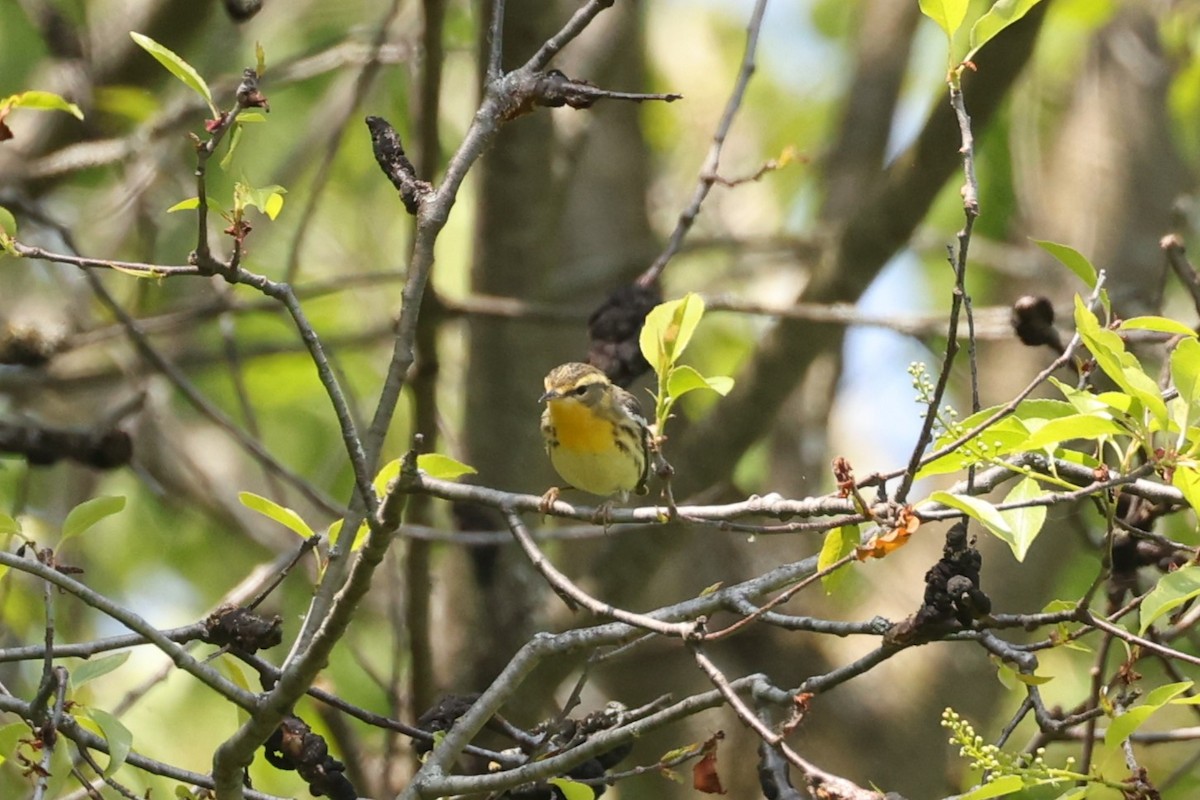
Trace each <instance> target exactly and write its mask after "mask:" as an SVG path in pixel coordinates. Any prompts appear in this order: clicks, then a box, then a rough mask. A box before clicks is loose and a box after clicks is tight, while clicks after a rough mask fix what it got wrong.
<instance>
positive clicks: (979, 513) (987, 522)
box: [929, 491, 1029, 561]
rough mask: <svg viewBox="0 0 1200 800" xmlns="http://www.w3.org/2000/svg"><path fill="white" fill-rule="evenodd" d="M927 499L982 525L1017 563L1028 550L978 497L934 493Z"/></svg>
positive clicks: (1003, 520) (998, 515)
mask: <svg viewBox="0 0 1200 800" xmlns="http://www.w3.org/2000/svg"><path fill="white" fill-rule="evenodd" d="M929 499H930V500H932V501H933V502H935V503H941V504H942V505H944V506H948V507H950V508H956V509H958V510H959V511H961V512H963V513H964V514H966V515H967V516H969V517H971V518H972V519H974V520H976V521H977V522H980V523H982V524H983V526H984V527H985V528H987V529H988V530H989V531H991V532H992V533H993V534H994V535H995V536H996V537H998V538H999V539H1000V540H1001V541H1003V542H1004V543H1005V544H1007V545H1008V546H1009V547H1010V548H1011V549H1012V551H1013V555H1014V556H1016V557H1017V560H1018V561H1020V560H1021V559H1023V558H1024V557H1025V550H1026V549H1028V547H1029V543H1028V542H1020V541H1018V540H1017V538H1016V535H1015V534H1014V533H1013V530H1012V528H1010V527H1009V526H1008V520H1006V519H1005V518H1004V517H1003V516H1002V515H1001V514H1000V512H999V511H997V510H996V507H995V506H994V505H992V504H991V503H989V502H988V501H986V500H983V499H981V498H978V497H971V496H970V495H965V494H950V493H949V492H941V491H939V492H934V493H933V494H931V495H930V496H929Z"/></svg>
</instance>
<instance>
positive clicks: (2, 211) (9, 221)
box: [0, 206, 17, 236]
mask: <svg viewBox="0 0 1200 800" xmlns="http://www.w3.org/2000/svg"><path fill="white" fill-rule="evenodd" d="M0 231H2V232H3V233H5V234H7V235H8V236H16V235H17V218H16V217H14V216H13V215H12V212H11V211H9V210H8V209H7V208H5V207H4V206H0Z"/></svg>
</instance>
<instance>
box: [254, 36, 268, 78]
mask: <svg viewBox="0 0 1200 800" xmlns="http://www.w3.org/2000/svg"><path fill="white" fill-rule="evenodd" d="M254 71H255V72H256V73H258V78H259V80H262V76H263V75H265V74H267V51H266V50H263V46H262V42H257V41H256V42H255V43H254Z"/></svg>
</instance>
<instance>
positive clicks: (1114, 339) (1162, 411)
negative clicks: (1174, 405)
mask: <svg viewBox="0 0 1200 800" xmlns="http://www.w3.org/2000/svg"><path fill="white" fill-rule="evenodd" d="M1075 329H1076V331H1078V333H1079V336H1080V337H1081V338H1082V339H1083V343H1084V344H1085V345H1086V346H1087V349H1088V351H1089V352H1091V354H1092V357H1093V358H1095V359H1096V364H1097V365H1098V366H1099V367H1100V369H1102V370H1104V374H1106V375H1108V377H1110V378H1112V379H1113V382H1114V383H1116V384H1117V385H1118V386H1120V387H1121V388H1122V389H1123V390H1124V391H1126V392H1127V393H1129V394H1131V395H1133V396H1134V397H1135V398H1137V399H1138V400H1141V401H1142V404H1143V405H1145V406H1146V408H1147V410H1149V411H1150V413H1151V414H1153V415H1154V418H1155V419H1156V420H1158V422H1159V424H1160V425H1161V426H1162V427H1163V429H1166V428H1167V426H1168V424H1169V420H1168V416H1167V405H1166V403H1164V402H1163V399H1162V393H1161V392H1160V391H1159V388H1158V384H1157V383H1156V382H1155V380H1154V379H1153V378H1151V377H1150V376H1149V375H1147V374H1146V371H1145V370H1144V369H1142V365H1141V364H1140V363H1139V362H1138V360H1137V358H1136V357H1134V355H1133V354H1132V353H1130V352H1128V351H1127V350H1126V349H1125V343H1124V342H1123V341H1121V337H1120V336H1118V335H1117V334H1115V333H1113V332H1112V331H1110V330H1107V329H1105V328H1102V327H1100V321H1099V320H1097V319H1096V315H1095V314H1093V313H1092V312H1091V310H1089V309H1088V307H1087V306H1085V305H1084V304H1083V300H1081V299H1080V297H1079V295H1075Z"/></svg>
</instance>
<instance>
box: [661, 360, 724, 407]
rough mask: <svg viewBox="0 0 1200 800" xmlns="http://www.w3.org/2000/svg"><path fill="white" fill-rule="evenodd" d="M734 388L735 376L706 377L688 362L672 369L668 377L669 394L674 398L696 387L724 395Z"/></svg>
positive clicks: (676, 398)
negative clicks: (688, 364)
mask: <svg viewBox="0 0 1200 800" xmlns="http://www.w3.org/2000/svg"><path fill="white" fill-rule="evenodd" d="M732 388H733V378H729V377H726V376H724V375H714V376H712V377H708V378H706V377H704V376H703V375H701V374H700V373H699V372H698V371H697V370H695V369H693V368H692V367H689V366H687V365H686V364H680V365H679V366H677V367H675V369H673V370H671V376H670V377H669V378H668V379H667V394H668V395H669V396H670V397H671V399H672V400H678V399H679V398H680V397H683V396H684V395H685V394H687V393H688V392H691V391H694V390H696V389H708V390H709V391H713V392H716V393H717V394H719V395H721V396H722V397H724V396H725V395H727V394H729V390H730V389H732Z"/></svg>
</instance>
